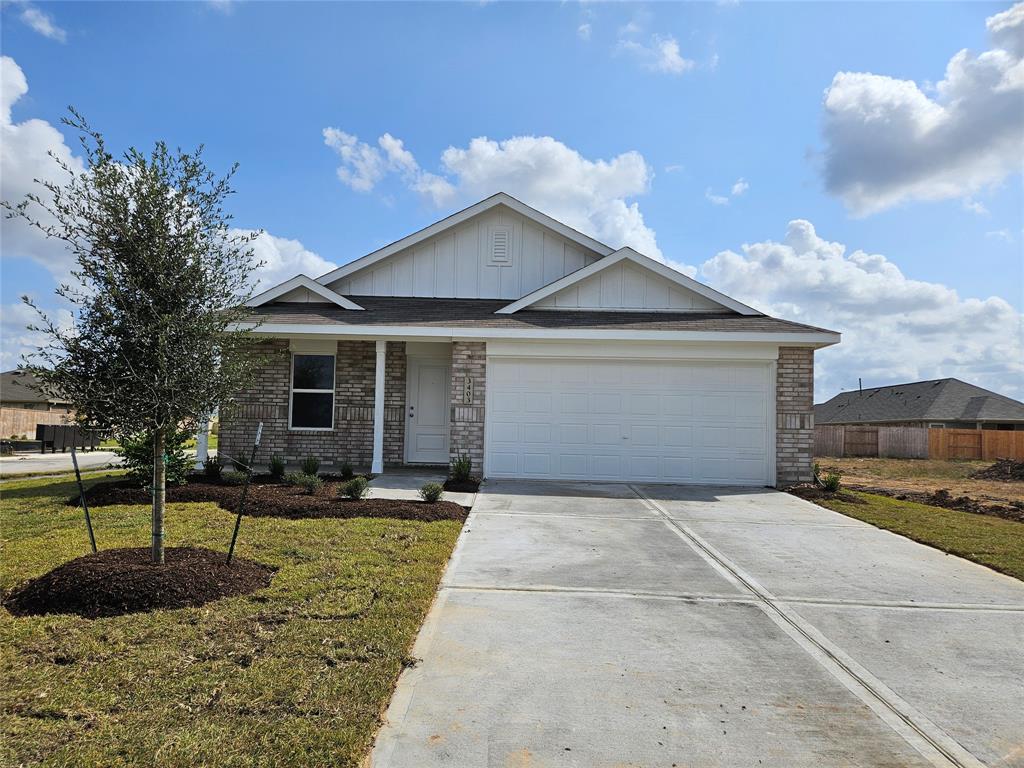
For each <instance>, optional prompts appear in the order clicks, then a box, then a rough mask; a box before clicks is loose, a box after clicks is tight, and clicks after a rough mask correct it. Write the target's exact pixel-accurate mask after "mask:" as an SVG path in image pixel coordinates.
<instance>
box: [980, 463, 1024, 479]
mask: <svg viewBox="0 0 1024 768" xmlns="http://www.w3.org/2000/svg"><path fill="white" fill-rule="evenodd" d="M971 477H972V478H973V479H975V480H1009V481H1018V482H1024V461H1014V460H1013V459H999V461H997V462H996V463H995V464H993V465H992V466H991V467H985V468H984V469H979V470H978V471H977V472H972V473H971Z"/></svg>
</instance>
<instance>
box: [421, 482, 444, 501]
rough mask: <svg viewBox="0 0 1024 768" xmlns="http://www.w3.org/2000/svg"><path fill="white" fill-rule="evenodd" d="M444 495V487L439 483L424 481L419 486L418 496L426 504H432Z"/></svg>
mask: <svg viewBox="0 0 1024 768" xmlns="http://www.w3.org/2000/svg"><path fill="white" fill-rule="evenodd" d="M442 496H444V487H443V486H442V485H441V484H440V483H424V484H423V487H422V488H420V498H421V499H423V500H424V501H425V502H427V503H428V504H434V503H435V502H438V501H440V500H441V497H442Z"/></svg>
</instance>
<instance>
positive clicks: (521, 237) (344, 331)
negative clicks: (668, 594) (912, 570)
mask: <svg viewBox="0 0 1024 768" xmlns="http://www.w3.org/2000/svg"><path fill="white" fill-rule="evenodd" d="M249 307H250V308H251V316H250V317H249V318H248V320H247V321H246V322H245V323H243V327H249V328H253V329H255V332H256V333H257V334H258V335H259V337H260V338H261V339H262V341H263V343H262V344H261V347H262V350H263V352H264V353H269V354H268V355H267V358H266V362H265V364H264V365H263V367H262V369H261V372H260V373H259V377H258V381H257V383H256V384H255V386H253V387H252V388H251V389H249V390H248V391H245V392H241V393H239V395H238V397H237V399H236V400H235V402H233V403H231V404H229V405H228V406H226V407H224V408H222V409H221V428H220V450H221V451H222V452H223V453H224V454H226V455H228V456H247V455H248V452H249V451H250V450H251V447H252V444H253V438H254V436H255V433H256V427H257V423H258V422H262V423H263V438H262V443H261V447H260V451H259V454H258V459H257V460H258V461H260V462H265V461H267V460H268V459H269V457H270V456H271V455H274V454H276V455H279V456H282V457H284V458H285V459H286V460H287V461H289V462H293V461H298V460H301V459H302V458H303V457H305V456H307V455H315V456H317V457H318V458H319V459H320V460H321V462H323V463H324V465H325V466H328V467H329V466H332V465H333V466H338V465H339V464H340V463H341V462H343V461H348V462H351V463H352V464H353V465H354V466H357V467H358V466H369V467H370V469H371V471H373V472H381V471H383V470H385V469H386V468H387V467H389V466H399V465H420V464H424V465H429V464H436V465H447V464H448V463H449V461H451V460H452V459H453V458H455V457H457V456H460V455H467V456H469V457H470V458H471V459H472V461H473V467H474V472H475V473H476V474H478V475H482V476H484V477H487V478H537V479H573V480H612V481H637V482H673V483H714V484H735V485H776V484H780V485H784V484H788V483H793V482H797V481H805V480H808V479H809V478H810V473H811V452H812V447H813V442H814V416H813V411H812V408H813V402H814V397H813V392H814V383H813V377H814V371H813V368H814V350H816V349H820V348H821V347H825V346H828V345H830V344H836V343H838V342H839V340H840V336H839V334H838V333H836V332H834V331H829V330H825V329H822V328H815V327H812V326H808V325H802V324H800V323H794V322H790V321H787V320H781V319H777V318H773V317H769V316H767V315H765V314H763V313H761V312H759V311H758V310H756V309H753V308H751V307H748V306H746V305H745V304H742V303H740V302H739V301H736V300H735V299H732V298H730V297H728V296H725V295H724V294H722V293H719V292H718V291H715V290H714V289H712V288H709V287H708V286H706V285H703V284H702V283H699V282H697V281H696V280H694V279H692V278H690V277H688V276H686V275H684V274H682V273H680V272H678V271H676V270H674V269H671V268H670V267H667V266H666V265H665V264H663V263H661V262H659V261H655V260H654V259H651V258H648V257H647V256H644V255H642V254H640V253H638V252H637V251H635V250H633V249H632V248H619V249H614V248H612V247H610V246H608V245H605V244H604V243H602V242H599V241H598V240H595V239H594V238H592V237H589V236H587V235H584V234H582V233H580V232H578V231H576V230H575V229H572V228H571V227H569V226H566V225H565V224H563V223H561V222H559V221H556V220H555V219H553V218H551V217H549V216H546V215H545V214H543V213H541V212H539V211H537V210H534V209H533V208H530V207H529V206H527V205H525V204H523V203H522V202H520V201H519V200H516V199H515V198H513V197H511V196H509V195H507V194H504V193H499V194H496V195H493V196H492V197H489V198H487V199H485V200H483V201H481V202H479V203H477V204H475V205H472V206H470V207H469V208H466V209H465V210H463V211H460V212H459V213H456V214H454V215H452V216H449V217H447V218H445V219H443V220H441V221H438V222H437V223H435V224H432V225H431V226H429V227H426V228H425V229H423V230H420V231H419V232H416V233H414V234H411V235H409V236H407V237H404V238H402V239H401V240H398V241H396V242H394V243H392V244H391V245H388V246H385V247H384V248H381V249H379V250H377V251H374V252H373V253H370V254H368V255H366V256H363V257H362V258H359V259H356V260H354V261H352V262H350V263H348V264H346V265H344V266H342V267H340V268H338V269H336V270H334V271H332V272H329V273H327V274H325V275H322V276H321V277H319V278H317V279H315V280H314V279H312V278H311V277H308V276H305V275H298V276H296V277H294V278H292V279H290V280H287V281H286V282H284V283H281V284H280V285H277V286H275V287H273V288H271V289H269V290H267V291H265V292H263V293H261V294H260V295H258V296H255V297H254V298H253V299H252V300H251V301H249Z"/></svg>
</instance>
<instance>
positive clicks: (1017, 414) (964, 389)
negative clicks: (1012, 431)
mask: <svg viewBox="0 0 1024 768" xmlns="http://www.w3.org/2000/svg"><path fill="white" fill-rule="evenodd" d="M814 421H815V423H816V424H851V423H854V424H856V423H861V422H883V421H1024V403H1021V402H1019V401H1018V400H1014V399H1013V398H1010V397H1006V396H1005V395H1000V394H997V393H996V392H992V391H990V390H987V389H983V388H982V387H978V386H975V385H974V384H968V383H967V382H965V381H960V380H959V379H934V380H931V381H915V382H912V383H910V384H893V385H891V386H887V387H874V388H872V389H865V390H854V391H851V392H842V393H840V394H838V395H836V396H835V397H833V398H832V399H831V400H829V401H828V402H825V403H820V404H818V405H815V406H814Z"/></svg>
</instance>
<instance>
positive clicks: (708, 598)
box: [440, 584, 757, 605]
mask: <svg viewBox="0 0 1024 768" xmlns="http://www.w3.org/2000/svg"><path fill="white" fill-rule="evenodd" d="M440 588H441V589H453V590H460V591H463V592H503V593H513V594H515V593H517V592H518V593H522V594H550V595H582V596H586V597H616V598H628V597H636V598H641V599H652V600H679V601H682V602H687V603H698V602H706V603H742V604H744V605H756V604H757V600H756V599H755V598H753V597H744V596H743V595H705V594H696V593H687V592H648V591H643V590H633V589H607V588H605V589H601V588H597V587H557V586H543V587H527V586H516V587H494V586H488V585H476V584H442V585H441V587H440Z"/></svg>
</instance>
